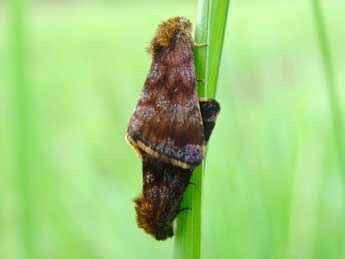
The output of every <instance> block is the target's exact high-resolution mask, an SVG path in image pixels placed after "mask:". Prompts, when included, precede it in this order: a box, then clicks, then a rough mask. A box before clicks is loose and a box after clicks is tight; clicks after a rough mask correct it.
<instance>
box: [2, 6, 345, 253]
mask: <svg viewBox="0 0 345 259" xmlns="http://www.w3.org/2000/svg"><path fill="white" fill-rule="evenodd" d="M324 2H325V4H324V5H323V6H324V13H325V16H326V23H327V27H328V31H329V36H330V42H331V47H332V50H333V54H334V61H335V68H336V74H337V78H336V79H337V82H338V85H339V86H340V89H339V98H340V99H341V100H342V102H341V103H342V105H343V103H344V100H345V91H344V85H345V73H344V71H345V48H344V46H345V27H344V13H345V3H344V2H343V1H340V0H339V1H327V4H326V1H324ZM28 4H29V5H28V7H27V10H26V11H27V13H26V14H27V15H26V21H25V25H26V29H27V31H26V36H27V39H28V47H27V49H26V50H25V51H26V54H27V61H28V87H29V92H28V98H29V99H31V102H30V103H28V110H29V111H30V114H31V115H30V120H29V123H30V127H31V128H32V132H31V133H32V134H31V135H33V136H32V140H31V139H30V145H29V146H30V148H31V150H29V151H30V156H31V161H32V168H31V169H30V175H29V180H28V181H26V184H27V186H29V193H31V196H30V197H26V198H25V199H24V200H23V197H21V195H23V191H22V190H21V188H23V186H22V184H21V183H22V181H21V179H20V177H21V175H18V174H15V170H14V169H15V167H16V163H15V160H14V156H15V148H16V145H15V139H16V133H15V132H17V131H18V129H16V126H15V125H16V124H15V119H14V114H15V113H14V109H15V106H16V98H15V96H14V93H13V87H12V82H13V80H12V79H13V78H12V77H11V75H12V72H11V71H12V70H11V63H12V62H11V61H13V60H12V58H11V48H12V45H11V43H10V41H9V40H8V39H9V35H11V32H10V31H9V28H10V23H9V18H10V17H9V12H8V5H7V4H6V3H4V2H0V71H1V74H0V112H1V113H0V154H1V156H0V170H1V174H0V258H1V259H17V258H25V250H24V249H23V245H22V243H23V238H22V234H23V233H22V230H21V229H22V228H23V227H24V228H25V226H23V224H24V225H25V222H26V219H25V213H24V214H22V213H23V208H21V207H23V206H26V207H27V209H26V211H28V212H29V214H30V213H31V214H32V217H33V222H32V226H31V227H32V228H31V234H32V239H33V244H34V249H35V251H36V258H52V259H53V258H56V259H58V258H59V259H61V258H64V259H69V258H71V259H72V258H90V259H91V258H92V259H93V258H104V259H108V258H141V259H144V258H145V259H146V258H147V259H154V258H171V257H172V254H173V239H171V240H168V241H164V242H157V241H155V240H153V239H152V238H151V237H150V236H147V235H145V234H144V232H143V231H142V230H139V229H138V228H137V227H136V223H135V212H134V209H133V203H132V198H133V197H134V196H135V195H137V194H138V193H139V192H140V191H141V185H142V179H141V163H140V161H139V159H138V158H137V156H136V154H135V152H134V151H133V150H132V148H131V147H129V146H128V145H127V144H126V142H125V139H124V135H125V132H126V127H127V123H128V119H129V117H130V115H131V113H132V111H133V109H134V106H135V104H136V101H137V98H138V95H139V93H140V91H141V88H142V85H143V83H144V80H145V77H146V74H147V72H148V69H149V65H150V62H151V61H150V57H149V55H148V54H147V53H146V52H145V47H146V46H147V45H148V42H149V40H150V38H151V37H152V35H153V33H154V31H155V29H156V26H157V24H158V23H159V22H160V21H162V20H164V19H166V18H168V17H170V16H175V15H184V16H187V17H189V18H190V19H191V20H192V21H194V19H195V11H196V0H194V1H188V2H185V1H159V2H156V1H85V2H82V1H80V2H79V1H73V2H68V1H61V2H58V1H33V2H30V3H28ZM211 29H212V28H211ZM217 99H218V100H219V102H220V103H221V106H222V111H221V114H220V116H219V119H218V123H217V126H216V128H215V130H214V134H213V137H212V138H211V141H210V145H209V152H208V157H207V166H206V174H205V184H204V193H203V197H204V214H203V222H204V224H203V237H202V255H203V258H241V259H246V258H248V259H256V258H262V259H268V258H272V259H278V258H279V259H281V258H294V259H295V258H297V259H298V258H301V259H308V258H320V259H321V258H323V259H326V258H327V259H338V258H339V259H340V258H345V217H344V215H345V214H344V213H345V206H344V204H345V199H344V197H345V191H344V190H345V189H344V186H343V184H342V179H343V178H342V177H343V176H344V175H341V172H340V169H339V166H338V162H337V154H336V148H335V144H334V138H333V131H332V124H331V116H330V109H329V102H328V96H327V91H326V88H325V80H324V73H323V69H322V62H321V59H320V54H319V48H318V41H317V37H316V31H315V24H314V22H313V15H312V6H311V2H310V1H231V3H230V13H229V17H228V27H227V31H226V37H225V43H224V51H223V58H222V64H221V69H220V76H219V84H218V91H217ZM342 109H343V110H344V109H345V107H344V105H343V107H342ZM19 130H20V129H19ZM343 173H344V172H343ZM24 193H25V192H24ZM25 202H27V203H28V204H25ZM24 211H25V210H24ZM23 217H24V219H23ZM29 230H30V229H29Z"/></svg>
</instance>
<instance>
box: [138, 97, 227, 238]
mask: <svg viewBox="0 0 345 259" xmlns="http://www.w3.org/2000/svg"><path fill="white" fill-rule="evenodd" d="M200 108H201V115H202V120H203V124H204V136H205V144H206V143H207V141H208V139H209V137H210V135H211V133H212V130H213V127H214V125H215V121H216V117H217V114H218V112H219V110H220V107H219V104H218V102H217V101H215V100H212V99H208V100H200ZM142 158H143V194H141V195H139V196H138V197H137V198H135V199H134V202H135V204H136V207H135V210H136V212H137V222H138V226H139V227H140V228H143V229H144V230H145V232H146V233H148V234H150V235H152V236H153V237H154V238H155V239H157V240H164V239H167V238H168V237H172V236H173V221H174V219H175V218H176V216H177V215H178V213H179V212H180V211H182V210H184V209H185V208H182V209H181V208H180V204H181V201H182V197H183V194H184V192H185V190H186V187H187V185H188V183H189V179H190V177H191V175H192V172H193V170H192V169H183V168H181V167H178V166H174V165H172V164H169V163H165V162H162V161H160V160H159V159H157V158H152V157H151V156H150V155H148V154H147V153H145V152H143V153H142Z"/></svg>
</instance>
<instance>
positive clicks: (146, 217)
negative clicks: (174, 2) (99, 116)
mask: <svg viewBox="0 0 345 259" xmlns="http://www.w3.org/2000/svg"><path fill="white" fill-rule="evenodd" d="M191 28H192V25H191V22H190V21H189V20H187V19H186V18H184V17H173V18H170V19H168V20H167V21H165V22H163V23H161V24H160V25H159V26H158V29H157V32H156V34H155V36H154V38H153V40H152V41H151V44H150V46H149V48H148V52H149V53H150V54H151V55H152V65H151V69H150V71H149V74H148V76H147V78H146V81H145V84H144V88H143V90H142V93H141V95H140V98H139V101H138V103H137V106H136V108H135V111H134V113H133V115H132V117H131V119H130V122H129V126H128V130H127V134H126V138H127V140H128V142H129V143H130V144H131V145H132V146H133V147H134V148H135V150H136V151H137V153H138V155H139V157H140V158H141V159H142V160H143V178H144V186H143V195H141V196H139V197H137V198H136V199H135V203H136V212H137V222H138V226H139V227H141V228H143V229H144V230H145V231H146V232H147V233H149V234H151V235H153V236H154V237H155V238H156V239H158V240H163V239H166V238H168V237H171V236H172V235H173V228H172V222H173V220H174V219H175V217H176V215H177V214H178V213H179V211H180V203H181V199H182V197H183V193H184V191H185V189H186V186H187V184H188V182H189V179H190V176H191V174H192V171H193V169H194V168H195V167H196V166H197V165H199V164H200V163H201V161H202V159H203V157H204V150H205V144H206V142H207V140H208V138H209V136H210V134H211V132H212V129H213V127H214V123H215V119H216V116H217V114H218V112H219V104H218V103H217V102H216V101H215V100H207V99H204V100H200V103H199V100H198V97H197V94H196V88H195V83H196V78H195V70H194V59H193V49H192V48H193V45H194V44H193V39H192V36H191Z"/></svg>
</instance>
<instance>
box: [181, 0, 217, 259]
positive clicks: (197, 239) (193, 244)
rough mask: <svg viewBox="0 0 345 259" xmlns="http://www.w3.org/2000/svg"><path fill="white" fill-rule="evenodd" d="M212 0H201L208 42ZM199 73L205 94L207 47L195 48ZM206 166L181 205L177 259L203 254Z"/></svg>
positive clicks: (198, 33)
mask: <svg viewBox="0 0 345 259" xmlns="http://www.w3.org/2000/svg"><path fill="white" fill-rule="evenodd" d="M209 6H210V1H209V0H199V1H198V8H197V17H196V24H195V37H194V41H195V42H196V43H208V24H209ZM194 64H195V74H196V78H197V79H203V80H204V83H202V82H200V83H199V82H198V83H197V89H198V95H199V96H205V93H206V83H207V78H206V77H207V73H206V65H207V47H199V48H195V49H194ZM202 174H203V166H202V165H200V166H198V167H197V168H196V169H195V170H194V172H193V175H192V177H191V182H192V183H193V185H189V186H188V187H187V190H186V192H185V194H184V196H183V201H182V204H181V208H191V210H188V211H186V213H180V214H179V216H178V220H177V227H176V238H175V258H176V259H199V258H200V255H201V193H202Z"/></svg>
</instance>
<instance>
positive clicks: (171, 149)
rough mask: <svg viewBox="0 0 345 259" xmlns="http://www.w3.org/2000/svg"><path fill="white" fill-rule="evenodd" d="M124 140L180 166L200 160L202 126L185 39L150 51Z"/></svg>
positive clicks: (202, 150)
mask: <svg viewBox="0 0 345 259" xmlns="http://www.w3.org/2000/svg"><path fill="white" fill-rule="evenodd" d="M127 139H128V140H129V142H130V143H131V144H132V145H133V146H134V147H138V148H139V149H141V150H143V151H145V152H146V153H148V154H150V155H151V156H152V157H155V158H159V159H161V160H163V161H165V162H168V163H171V164H173V165H176V166H179V167H182V168H194V167H196V166H197V165H198V164H200V162H201V161H202V159H203V153H204V136H203V126H202V119H201V113H200V107H199V103H198V99H197V94H196V89H195V71H194V61H193V52H192V46H191V44H190V43H189V42H187V41H184V40H183V39H180V38H177V39H176V42H175V43H174V44H172V45H171V46H169V47H168V48H163V49H162V50H161V51H159V52H157V53H155V54H154V57H153V62H152V65H151V70H150V72H149V74H148V76H147V79H146V82H145V85H144V89H143V91H142V93H141V96H140V99H139V101H138V104H137V106H136V109H135V111H134V113H133V115H132V117H131V119H130V122H129V127H128V131H127Z"/></svg>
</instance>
